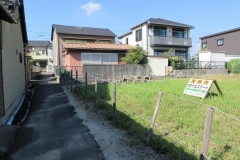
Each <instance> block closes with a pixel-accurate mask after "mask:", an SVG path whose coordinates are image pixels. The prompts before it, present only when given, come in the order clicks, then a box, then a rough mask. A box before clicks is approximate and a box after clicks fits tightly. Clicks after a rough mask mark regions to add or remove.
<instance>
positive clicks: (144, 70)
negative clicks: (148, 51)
mask: <svg viewBox="0 0 240 160" xmlns="http://www.w3.org/2000/svg"><path fill="white" fill-rule="evenodd" d="M149 71H150V67H149V65H147V64H146V65H130V64H129V65H95V64H86V65H83V78H84V77H85V72H88V73H89V74H92V75H94V76H96V77H99V78H101V79H110V78H117V77H121V76H123V75H133V76H149ZM89 78H90V77H89V76H88V79H89ZM93 79H94V77H93Z"/></svg>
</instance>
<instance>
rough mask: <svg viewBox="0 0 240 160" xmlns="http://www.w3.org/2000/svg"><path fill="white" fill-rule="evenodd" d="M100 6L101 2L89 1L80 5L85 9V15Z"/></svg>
mask: <svg viewBox="0 0 240 160" xmlns="http://www.w3.org/2000/svg"><path fill="white" fill-rule="evenodd" d="M101 7H102V5H101V4H99V3H94V2H92V1H90V2H88V3H87V4H84V5H82V6H81V7H80V8H81V9H84V10H86V12H87V15H90V14H92V13H93V12H95V11H97V10H99V9H100V8H101Z"/></svg>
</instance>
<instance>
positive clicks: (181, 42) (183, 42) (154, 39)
mask: <svg viewBox="0 0 240 160" xmlns="http://www.w3.org/2000/svg"><path fill="white" fill-rule="evenodd" d="M150 45H151V46H158V45H174V46H186V47H190V46H192V39H191V38H175V37H160V36H151V37H150Z"/></svg>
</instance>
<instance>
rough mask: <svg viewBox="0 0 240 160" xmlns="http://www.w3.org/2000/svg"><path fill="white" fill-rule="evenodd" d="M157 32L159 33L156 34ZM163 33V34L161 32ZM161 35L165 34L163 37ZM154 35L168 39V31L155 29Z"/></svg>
mask: <svg viewBox="0 0 240 160" xmlns="http://www.w3.org/2000/svg"><path fill="white" fill-rule="evenodd" d="M156 31H158V34H156ZM161 31H162V32H161ZM161 33H164V34H162V35H161ZM153 35H154V36H159V37H167V29H163V28H154V29H153Z"/></svg>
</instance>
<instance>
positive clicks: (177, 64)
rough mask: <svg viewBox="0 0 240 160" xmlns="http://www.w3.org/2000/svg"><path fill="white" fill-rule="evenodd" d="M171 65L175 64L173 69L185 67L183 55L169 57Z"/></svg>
mask: <svg viewBox="0 0 240 160" xmlns="http://www.w3.org/2000/svg"><path fill="white" fill-rule="evenodd" d="M169 62H170V66H173V69H184V68H185V64H184V60H183V58H182V57H177V56H174V57H169Z"/></svg>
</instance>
